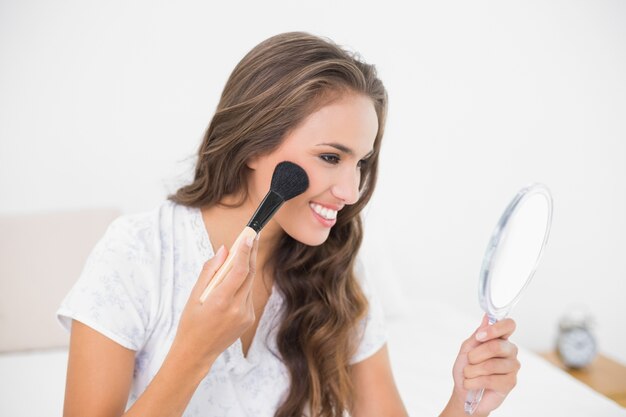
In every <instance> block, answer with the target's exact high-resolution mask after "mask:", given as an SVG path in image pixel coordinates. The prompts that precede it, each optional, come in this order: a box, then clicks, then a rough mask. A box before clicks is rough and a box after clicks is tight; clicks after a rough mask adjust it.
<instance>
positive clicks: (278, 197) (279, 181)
mask: <svg viewBox="0 0 626 417" xmlns="http://www.w3.org/2000/svg"><path fill="white" fill-rule="evenodd" d="M308 187H309V177H308V176H307V175H306V172H305V171H304V169H302V168H301V167H300V166H298V165H296V164H294V163H293V162H289V161H283V162H281V163H279V164H278V165H276V168H274V173H273V174H272V182H271V184H270V190H269V192H268V193H267V194H266V195H265V198H264V199H263V201H262V202H261V204H260V205H259V207H258V208H257V209H256V211H255V212H254V215H252V218H251V219H250V221H249V222H248V225H247V226H246V227H245V228H244V229H243V231H242V232H241V233H240V234H239V236H238V237H237V239H236V240H235V243H234V244H233V247H232V248H231V249H230V252H229V254H228V257H227V258H226V261H224V264H223V265H222V266H221V267H220V269H219V270H218V271H217V272H216V273H215V276H213V279H212V280H211V282H210V283H209V285H208V286H207V287H206V289H205V290H204V292H203V293H202V295H201V296H200V302H201V303H204V301H205V300H206V298H207V297H208V296H209V294H210V293H211V291H212V290H213V288H215V287H216V286H218V285H219V284H220V283H221V282H222V281H223V280H224V277H225V276H226V274H227V273H228V271H230V270H231V268H232V267H233V259H234V257H235V253H236V252H237V249H238V248H239V246H240V245H241V244H242V242H243V241H244V239H247V238H249V237H252V238H255V237H256V235H257V234H258V233H259V232H260V231H261V229H263V226H265V224H266V223H267V222H268V221H269V220H270V219H271V218H272V216H274V214H275V213H276V211H278V209H279V208H280V206H282V205H283V203H284V202H285V201H287V200H290V199H292V198H294V197H296V196H298V195H300V194H302V193H303V192H304V191H305V190H306V189H307V188H308Z"/></svg>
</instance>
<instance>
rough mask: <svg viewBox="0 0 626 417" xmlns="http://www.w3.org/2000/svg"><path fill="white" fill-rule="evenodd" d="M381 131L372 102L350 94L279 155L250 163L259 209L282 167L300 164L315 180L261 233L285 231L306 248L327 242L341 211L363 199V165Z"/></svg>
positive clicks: (300, 130)
mask: <svg viewBox="0 0 626 417" xmlns="http://www.w3.org/2000/svg"><path fill="white" fill-rule="evenodd" d="M377 132H378V117H377V116H376V111H375V109H374V104H373V102H372V100H371V99H370V98H368V97H366V96H363V95H357V94H346V95H343V96H342V97H341V98H339V99H337V100H335V101H333V102H331V103H330V104H328V105H326V106H324V107H322V108H320V109H319V110H317V111H316V112H314V113H312V114H311V115H309V117H307V118H306V119H305V120H304V122H303V123H301V124H300V125H299V126H298V127H297V128H296V129H294V130H293V131H291V132H290V133H289V134H287V135H286V137H285V139H284V140H283V142H282V143H281V145H280V146H279V148H278V149H276V150H275V151H274V152H272V153H271V154H268V155H264V156H262V157H258V158H253V159H252V160H250V161H249V163H248V166H249V167H250V168H251V169H252V174H251V175H250V178H249V183H248V188H249V192H250V200H251V201H250V202H251V204H253V205H254V206H255V207H256V206H257V205H258V204H259V203H260V202H261V200H262V199H263V197H264V196H265V194H266V193H267V192H268V191H269V187H270V183H271V179H272V174H273V172H274V168H275V167H276V165H278V163H279V162H282V161H291V162H294V163H296V164H298V165H300V166H301V167H302V168H304V170H305V171H306V173H307V175H308V176H309V188H308V189H307V190H306V191H305V192H304V193H303V194H301V195H299V196H297V197H295V198H293V199H291V200H289V201H287V202H286V203H284V204H283V206H282V207H281V208H280V209H279V210H278V212H277V213H276V215H275V216H274V217H273V219H272V220H271V221H270V222H269V223H268V224H267V225H266V226H265V229H264V230H263V231H262V233H261V234H262V235H270V236H271V235H273V234H276V233H280V232H281V230H282V231H284V232H285V233H287V234H289V235H290V236H291V237H292V238H294V239H296V240H298V241H300V242H302V243H304V244H306V245H310V246H316V245H320V244H322V243H324V241H325V240H326V239H327V238H328V234H329V233H330V229H331V228H332V227H333V225H334V224H335V223H336V218H337V212H339V211H340V210H341V209H342V208H343V207H345V206H347V205H350V204H354V203H356V202H357V201H358V199H359V183H360V180H361V166H362V165H363V164H365V163H367V159H368V157H369V156H370V154H371V152H372V150H373V146H374V139H375V138H376V133H377Z"/></svg>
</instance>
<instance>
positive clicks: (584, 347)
mask: <svg viewBox="0 0 626 417" xmlns="http://www.w3.org/2000/svg"><path fill="white" fill-rule="evenodd" d="M557 348H558V350H559V354H560V355H561V358H562V359H563V362H564V363H565V365H567V366H569V367H571V368H582V367H583V366H586V365H589V363H591V361H592V360H593V358H594V357H595V356H596V341H595V339H594V338H593V335H592V334H591V332H589V330H587V329H586V328H584V327H573V328H570V329H567V330H564V331H563V332H562V333H561V334H560V335H559V339H558V345H557Z"/></svg>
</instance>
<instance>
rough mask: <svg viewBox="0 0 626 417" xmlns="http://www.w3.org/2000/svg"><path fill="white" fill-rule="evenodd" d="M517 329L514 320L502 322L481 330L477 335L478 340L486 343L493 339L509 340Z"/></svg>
mask: <svg viewBox="0 0 626 417" xmlns="http://www.w3.org/2000/svg"><path fill="white" fill-rule="evenodd" d="M515 327H516V325H515V321H514V320H513V319H504V320H500V321H498V322H496V323H494V324H492V325H491V326H486V327H483V328H479V331H478V332H477V333H476V340H478V341H480V342H486V341H488V340H492V339H508V338H509V337H510V336H511V334H513V332H514V331H515Z"/></svg>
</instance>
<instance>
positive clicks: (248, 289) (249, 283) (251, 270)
mask: <svg viewBox="0 0 626 417" xmlns="http://www.w3.org/2000/svg"><path fill="white" fill-rule="evenodd" d="M258 252H259V239H258V238H257V239H254V243H253V244H252V251H251V253H250V260H249V263H248V276H247V277H246V279H245V281H244V282H243V283H242V285H241V287H240V288H239V289H238V290H237V293H236V294H235V297H243V302H245V303H247V302H248V298H249V297H251V294H252V287H253V284H254V277H255V276H256V256H257V253H258Z"/></svg>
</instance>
